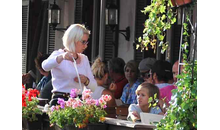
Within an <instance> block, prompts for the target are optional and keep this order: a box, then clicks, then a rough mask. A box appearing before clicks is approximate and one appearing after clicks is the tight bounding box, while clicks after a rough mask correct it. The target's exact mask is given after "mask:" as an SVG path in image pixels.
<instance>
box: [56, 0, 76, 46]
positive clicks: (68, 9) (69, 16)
mask: <svg viewBox="0 0 220 130" xmlns="http://www.w3.org/2000/svg"><path fill="white" fill-rule="evenodd" d="M56 4H57V5H58V6H59V7H60V8H61V24H60V25H58V26H57V28H66V27H67V26H69V25H70V24H73V23H74V16H75V15H74V14H75V0H57V1H56ZM55 33H56V34H55V50H56V49H59V48H63V42H62V37H63V34H64V32H61V31H56V32H55Z"/></svg>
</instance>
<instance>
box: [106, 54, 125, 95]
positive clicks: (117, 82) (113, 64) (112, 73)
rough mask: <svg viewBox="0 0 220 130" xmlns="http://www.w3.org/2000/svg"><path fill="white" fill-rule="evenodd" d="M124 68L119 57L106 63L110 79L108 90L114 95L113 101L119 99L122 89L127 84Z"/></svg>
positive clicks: (122, 61) (123, 63)
mask: <svg viewBox="0 0 220 130" xmlns="http://www.w3.org/2000/svg"><path fill="white" fill-rule="evenodd" d="M124 66H125V62H124V60H123V59H122V58H119V57H117V58H113V59H111V60H109V61H108V70H109V77H110V78H111V84H110V87H109V89H110V90H111V91H112V92H113V93H114V96H115V99H120V97H121V95H122V91H123V88H124V86H125V85H126V84H127V83H128V80H127V79H126V78H125V75H124ZM113 86H114V87H113Z"/></svg>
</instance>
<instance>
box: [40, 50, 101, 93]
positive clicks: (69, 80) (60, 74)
mask: <svg viewBox="0 0 220 130" xmlns="http://www.w3.org/2000/svg"><path fill="white" fill-rule="evenodd" d="M64 53H65V52H64V50H62V49H59V50H56V51H54V52H53V53H52V54H51V55H50V56H49V57H48V58H47V59H46V60H44V61H43V62H42V68H43V69H44V70H45V71H51V75H52V85H53V90H52V92H64V93H70V91H71V89H73V88H77V89H80V90H81V91H80V94H81V93H82V91H83V90H84V88H85V85H84V84H82V83H81V85H82V87H83V88H80V85H79V83H77V82H75V81H74V78H75V77H77V73H76V70H75V67H74V63H73V62H71V61H69V60H63V61H62V62H61V63H60V64H58V63H57V61H56V58H57V57H58V56H60V55H62V54H64ZM78 56H79V58H80V59H81V62H80V64H76V65H77V69H78V72H79V74H83V75H85V76H87V77H88V78H89V80H90V82H89V84H88V86H86V87H87V89H91V90H92V91H94V90H95V88H96V87H97V82H96V80H95V79H94V76H93V74H92V71H91V68H90V64H89V60H88V58H87V56H86V55H84V54H81V53H80V54H78Z"/></svg>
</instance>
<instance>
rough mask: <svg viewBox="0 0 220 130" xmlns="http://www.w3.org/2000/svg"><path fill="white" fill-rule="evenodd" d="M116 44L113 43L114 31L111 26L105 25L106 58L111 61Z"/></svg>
mask: <svg viewBox="0 0 220 130" xmlns="http://www.w3.org/2000/svg"><path fill="white" fill-rule="evenodd" d="M113 53H114V45H113V33H112V31H111V29H110V27H108V26H105V46H104V60H105V61H109V60H110V59H112V58H113Z"/></svg>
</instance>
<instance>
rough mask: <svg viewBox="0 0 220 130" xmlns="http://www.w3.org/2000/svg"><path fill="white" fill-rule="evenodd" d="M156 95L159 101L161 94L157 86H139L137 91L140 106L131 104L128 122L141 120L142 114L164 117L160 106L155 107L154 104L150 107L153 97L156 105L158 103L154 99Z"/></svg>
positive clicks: (147, 84) (146, 84) (144, 84)
mask: <svg viewBox="0 0 220 130" xmlns="http://www.w3.org/2000/svg"><path fill="white" fill-rule="evenodd" d="M155 94H156V99H157V100H159V96H160V93H159V88H158V87H157V86H155V85H153V84H150V83H142V84H141V85H139V86H138V88H137V90H136V95H137V102H138V104H131V105H130V106H129V108H128V116H127V120H131V121H133V122H135V121H137V120H140V112H146V113H152V114H160V115H163V114H164V113H163V112H162V111H161V109H160V107H159V106H155V107H154V106H153V104H151V106H150V107H149V103H148V100H149V98H150V97H152V102H153V103H154V102H155V101H156V99H154V95H155Z"/></svg>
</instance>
